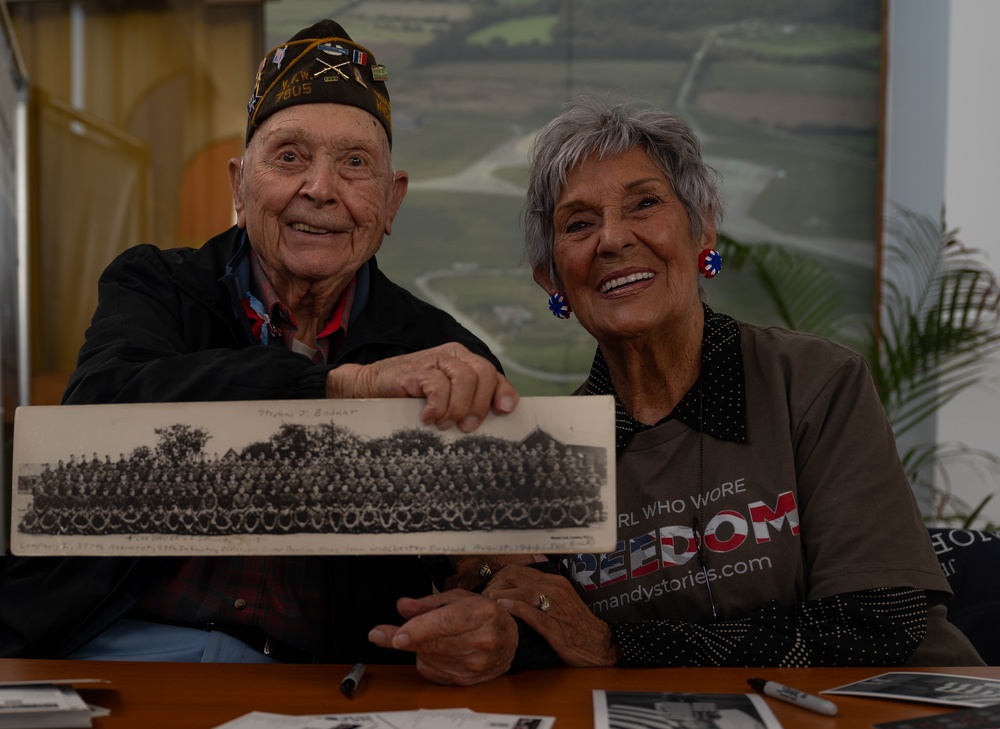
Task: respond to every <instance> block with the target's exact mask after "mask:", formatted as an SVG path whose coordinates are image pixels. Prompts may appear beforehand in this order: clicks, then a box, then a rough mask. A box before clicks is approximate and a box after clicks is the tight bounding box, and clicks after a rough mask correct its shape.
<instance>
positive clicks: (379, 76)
mask: <svg viewBox="0 0 1000 729" xmlns="http://www.w3.org/2000/svg"><path fill="white" fill-rule="evenodd" d="M372 78H373V79H375V80H376V81H386V80H387V79H388V78H389V71H388V69H386V67H385V66H383V65H382V64H381V63H376V64H375V65H374V66H372Z"/></svg>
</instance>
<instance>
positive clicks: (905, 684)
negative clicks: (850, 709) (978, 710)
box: [820, 671, 1000, 707]
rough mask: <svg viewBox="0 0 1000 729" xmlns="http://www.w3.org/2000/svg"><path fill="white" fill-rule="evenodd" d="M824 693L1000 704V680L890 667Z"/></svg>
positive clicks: (955, 704)
mask: <svg viewBox="0 0 1000 729" xmlns="http://www.w3.org/2000/svg"><path fill="white" fill-rule="evenodd" d="M820 693H823V694H839V695H843V696H867V697H870V698H874V699H892V700H895V701H915V702H919V703H926V704H944V705H945V706H971V707H976V706H991V705H993V704H1000V681H997V680H993V679H989V678H979V677H977V676H962V675H961V674H955V673H922V672H918V671H890V672H889V673H882V674H879V675H878V676H872V677H871V678H866V679H863V680H861V681H855V682H854V683H849V684H846V685H844V686H837V687H836V688H832V689H827V690H826V691H821V692H820Z"/></svg>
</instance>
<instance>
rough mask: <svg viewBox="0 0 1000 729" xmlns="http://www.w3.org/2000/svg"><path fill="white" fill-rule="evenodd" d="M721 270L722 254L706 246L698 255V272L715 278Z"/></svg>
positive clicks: (706, 276)
mask: <svg viewBox="0 0 1000 729" xmlns="http://www.w3.org/2000/svg"><path fill="white" fill-rule="evenodd" d="M721 270H722V254H721V253H719V252H718V251H717V250H715V249H714V248H706V249H705V250H703V251H702V252H701V253H700V254H699V255H698V272H699V273H700V274H701V275H702V276H704V277H705V278H715V277H716V276H718V275H719V271H721Z"/></svg>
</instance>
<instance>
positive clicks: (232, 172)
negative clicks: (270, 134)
mask: <svg viewBox="0 0 1000 729" xmlns="http://www.w3.org/2000/svg"><path fill="white" fill-rule="evenodd" d="M229 191H230V193H232V196H233V209H234V210H235V211H236V225H238V226H239V227H241V228H246V227H247V220H246V206H245V205H244V204H243V158H242V157H233V158H232V159H231V160H229Z"/></svg>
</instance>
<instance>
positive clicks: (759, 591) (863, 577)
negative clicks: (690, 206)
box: [565, 323, 980, 665]
mask: <svg viewBox="0 0 1000 729" xmlns="http://www.w3.org/2000/svg"><path fill="white" fill-rule="evenodd" d="M739 329H740V343H741V345H742V359H743V364H744V368H745V397H746V419H747V421H746V426H747V427H746V440H745V441H744V442H737V441H732V440H724V439H718V438H714V437H712V436H711V435H708V434H705V435H701V434H700V433H699V432H698V430H697V429H695V428H692V427H690V426H689V425H687V424H685V423H684V422H682V421H681V420H679V419H669V420H666V421H665V422H663V423H661V424H659V425H657V426H656V427H654V428H651V429H648V430H643V431H640V432H638V433H636V434H635V435H633V436H632V438H631V440H630V441H629V443H628V445H627V446H626V447H625V448H624V450H623V451H622V452H620V453H619V456H618V465H617V507H618V508H617V511H618V514H617V522H618V538H619V542H618V544H617V548H616V549H615V551H614V552H611V553H607V554H596V555H594V554H592V555H576V556H573V557H569V558H567V560H566V561H565V566H566V567H567V568H568V570H569V572H570V573H571V574H572V575H573V578H574V580H575V584H576V587H577V588H578V591H579V592H580V594H581V596H582V597H583V599H584V601H585V602H586V603H587V604H588V605H589V606H590V608H591V609H592V610H593V611H594V613H595V614H596V615H597V616H598V617H600V618H602V619H604V620H606V621H608V622H636V621H642V620H681V621H686V622H694V623H705V622H708V620H709V619H710V617H711V614H712V613H711V602H710V600H714V603H715V608H716V610H717V613H718V619H719V620H722V621H725V620H731V619H734V618H737V617H740V616H741V615H743V614H745V613H748V612H750V611H752V610H754V609H755V608H757V607H759V606H760V605H762V604H763V603H764V602H766V601H768V600H777V601H778V602H779V603H781V604H782V605H784V606H787V607H792V606H794V605H797V604H799V603H801V602H803V601H805V600H810V599H816V598H822V597H828V596H831V595H837V594H841V593H849V592H858V591H863V590H870V589H874V588H879V587H910V588H916V589H922V590H925V591H927V593H928V598H929V600H930V602H931V604H935V603H940V602H942V601H943V600H944V599H946V598H947V597H948V596H949V595H950V589H949V587H948V583H947V580H946V579H945V577H944V575H943V574H942V572H941V569H940V567H939V566H938V562H937V559H936V557H935V555H934V551H933V549H932V547H931V544H930V539H929V537H928V534H927V530H926V528H925V526H924V524H923V521H922V518H921V515H920V513H919V510H918V508H917V506H916V503H915V501H914V498H913V494H912V491H911V489H910V486H909V483H908V482H907V479H906V477H905V475H904V472H903V469H902V466H901V464H900V461H899V456H898V454H897V451H896V445H895V440H894V437H893V433H892V430H891V428H890V426H889V423H888V421H887V420H886V417H885V414H884V411H883V409H882V406H881V403H880V402H879V400H878V397H877V394H876V392H875V389H874V385H873V383H872V381H871V376H870V374H869V370H868V366H867V363H866V362H865V360H864V359H863V358H862V357H861V356H860V355H858V354H856V353H854V352H852V351H850V350H848V349H846V348H844V347H842V346H840V345H838V344H835V343H833V342H831V341H829V340H826V339H823V338H821V337H817V336H813V335H808V334H802V333H796V332H791V331H788V330H785V329H780V328H762V327H758V326H754V325H750V324H745V323H740V324H739ZM699 441H700V442H699ZM699 464H701V465H699ZM696 525H698V526H696ZM695 528H699V529H700V530H701V531H702V532H703V533H704V549H703V553H704V557H705V564H704V567H703V566H702V565H701V564H700V563H699V559H698V556H697V550H696V549H695V546H694V540H693V539H692V534H693V530H694V529H695ZM709 588H710V589H709ZM710 595H711V597H710ZM913 661H917V662H923V663H926V664H930V663H933V665H948V664H956V663H957V664H966V665H967V664H978V663H980V660H979V659H978V656H976V654H975V652H974V650H972V648H971V646H969V644H968V642H967V641H966V640H965V638H964V636H962V635H961V634H960V633H958V632H957V631H954V629H953V628H951V627H950V626H949V625H948V624H947V623H946V622H944V619H943V610H939V609H932V611H931V625H930V626H929V630H928V637H927V639H925V641H924V645H922V646H921V647H920V648H919V649H918V651H917V654H916V655H915V656H914V659H913ZM911 662H912V661H911Z"/></svg>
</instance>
